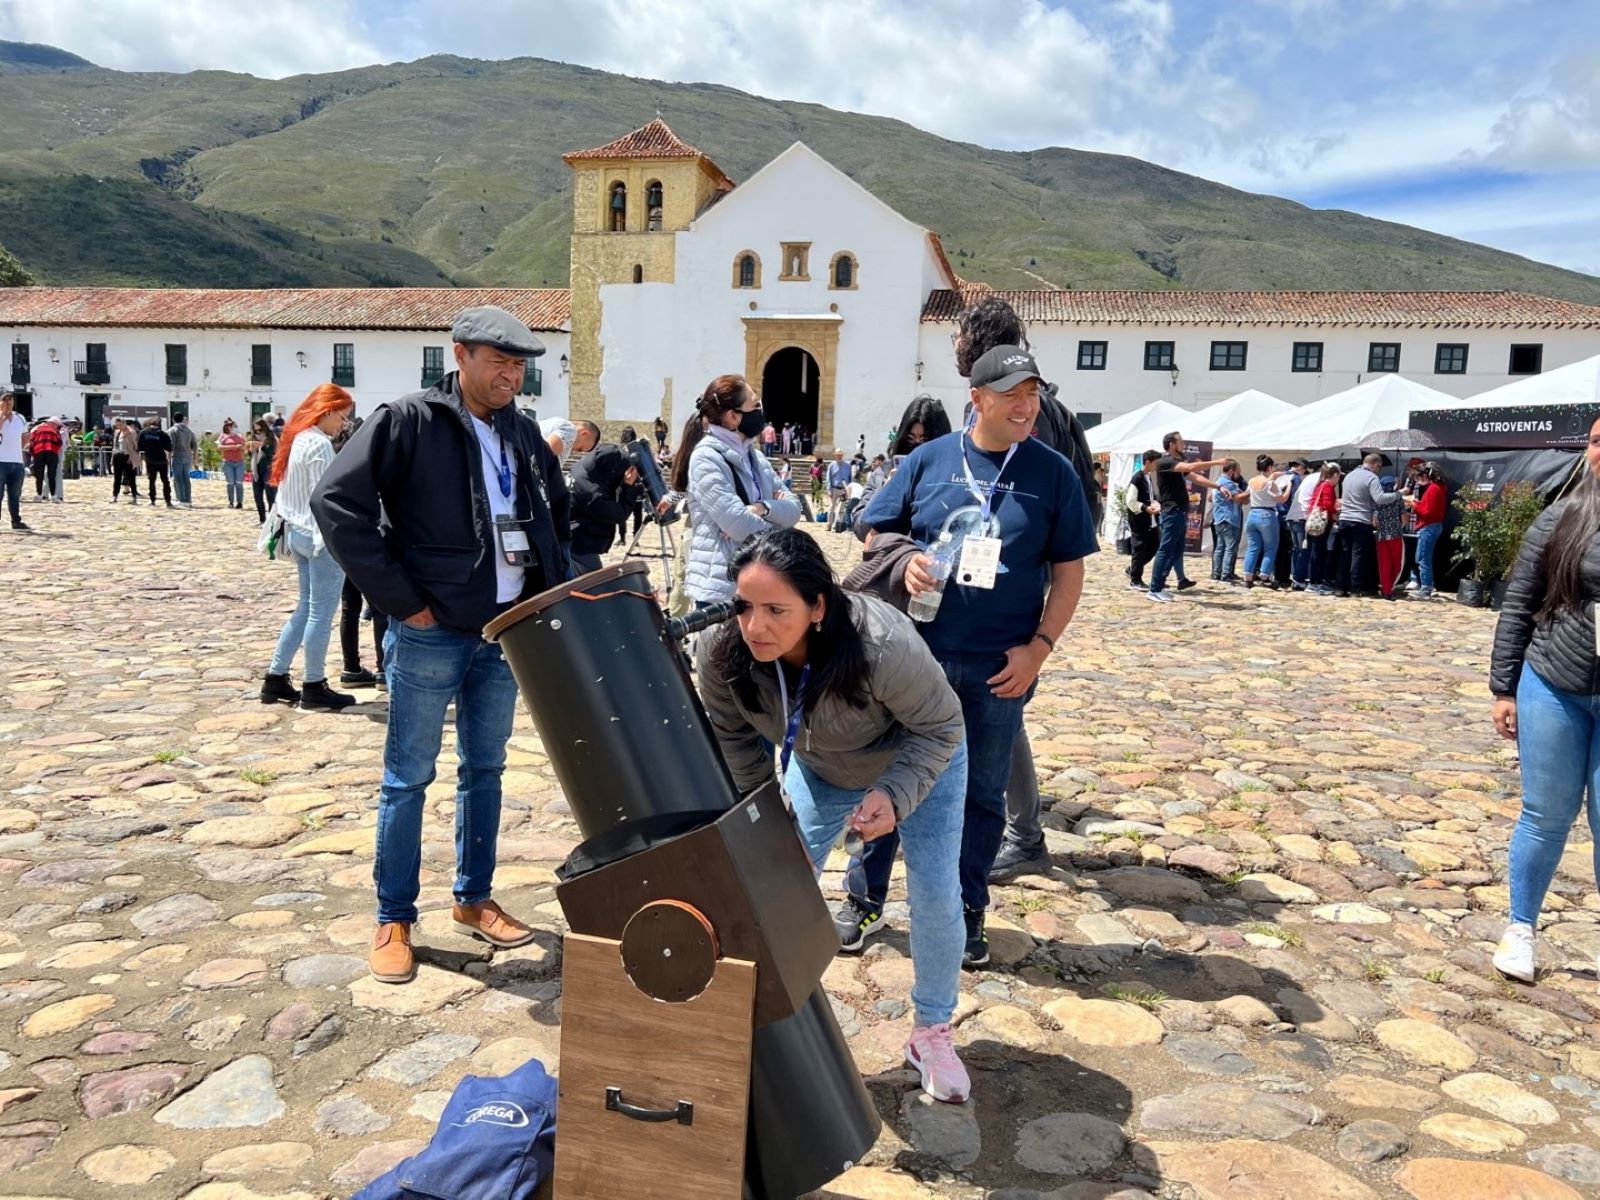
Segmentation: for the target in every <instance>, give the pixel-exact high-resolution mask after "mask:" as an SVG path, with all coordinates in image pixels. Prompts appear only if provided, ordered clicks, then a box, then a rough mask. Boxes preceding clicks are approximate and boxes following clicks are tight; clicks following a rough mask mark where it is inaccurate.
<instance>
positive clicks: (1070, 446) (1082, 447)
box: [1033, 383, 1106, 532]
mask: <svg viewBox="0 0 1600 1200" xmlns="http://www.w3.org/2000/svg"><path fill="white" fill-rule="evenodd" d="M1033 431H1034V433H1035V434H1037V435H1038V438H1039V440H1040V441H1041V442H1043V443H1044V444H1045V445H1046V446H1049V447H1050V449H1052V450H1054V451H1055V452H1056V453H1057V454H1059V455H1061V456H1062V457H1064V458H1065V459H1066V460H1067V461H1068V462H1070V463H1071V464H1072V469H1073V470H1074V471H1076V472H1077V473H1078V482H1079V483H1081V484H1082V485H1083V498H1084V499H1085V500H1087V501H1088V503H1089V515H1090V516H1091V517H1093V518H1094V527H1095V530H1096V532H1098V531H1099V529H1100V526H1101V524H1102V523H1103V522H1104V521H1105V515H1106V499H1105V497H1104V496H1102V495H1101V494H1100V485H1099V484H1098V483H1096V482H1095V480H1094V453H1093V452H1092V451H1091V450H1090V449H1089V438H1088V435H1087V434H1085V433H1084V430H1083V426H1082V425H1080V424H1079V423H1078V418H1077V417H1075V416H1073V415H1072V410H1071V409H1069V408H1068V407H1067V406H1066V404H1064V403H1063V402H1062V401H1061V399H1060V397H1059V396H1058V395H1057V394H1056V385H1055V384H1053V383H1047V384H1045V385H1044V386H1043V387H1041V388H1040V389H1039V419H1038V420H1037V421H1035V422H1034V427H1033Z"/></svg>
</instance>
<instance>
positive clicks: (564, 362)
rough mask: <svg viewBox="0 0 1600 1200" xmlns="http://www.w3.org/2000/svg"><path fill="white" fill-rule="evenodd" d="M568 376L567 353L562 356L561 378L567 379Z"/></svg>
mask: <svg viewBox="0 0 1600 1200" xmlns="http://www.w3.org/2000/svg"><path fill="white" fill-rule="evenodd" d="M566 377H567V356H566V355H565V354H563V355H562V356H561V378H563V379H565V378H566Z"/></svg>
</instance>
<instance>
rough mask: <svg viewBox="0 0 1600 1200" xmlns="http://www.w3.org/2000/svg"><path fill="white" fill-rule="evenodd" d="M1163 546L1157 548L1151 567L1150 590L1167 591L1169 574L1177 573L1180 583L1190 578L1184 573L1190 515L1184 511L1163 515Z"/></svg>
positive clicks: (1161, 525) (1161, 524)
mask: <svg viewBox="0 0 1600 1200" xmlns="http://www.w3.org/2000/svg"><path fill="white" fill-rule="evenodd" d="M1160 528H1161V544H1160V546H1158V547H1157V548H1156V561H1155V562H1154V563H1153V564H1152V565H1151V567H1150V572H1151V574H1150V590H1151V591H1152V592H1164V591H1166V590H1167V573H1168V572H1169V571H1176V572H1177V573H1178V582H1179V583H1182V582H1183V581H1184V580H1186V579H1188V578H1189V577H1188V576H1187V575H1185V574H1184V573H1183V539H1184V538H1185V537H1186V536H1187V535H1188V532H1189V514H1188V513H1186V512H1183V511H1181V510H1180V511H1178V512H1164V513H1162V514H1161V521H1160Z"/></svg>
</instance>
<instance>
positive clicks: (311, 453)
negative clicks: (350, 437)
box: [274, 425, 333, 554]
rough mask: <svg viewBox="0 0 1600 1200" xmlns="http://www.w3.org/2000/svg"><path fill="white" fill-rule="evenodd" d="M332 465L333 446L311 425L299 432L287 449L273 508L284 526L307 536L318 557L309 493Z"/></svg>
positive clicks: (317, 534) (318, 538) (319, 550)
mask: <svg viewBox="0 0 1600 1200" xmlns="http://www.w3.org/2000/svg"><path fill="white" fill-rule="evenodd" d="M332 465H333V442H332V441H330V440H329V438H328V435H327V434H325V433H323V432H322V430H320V429H318V428H317V427H316V426H315V425H313V426H311V428H309V429H306V430H303V431H302V432H301V433H300V434H299V436H298V437H296V438H295V439H294V445H293V446H292V447H290V449H289V466H288V469H287V470H285V471H284V473H283V482H282V483H280V484H279V485H278V499H277V502H276V503H275V505H274V507H275V508H276V509H277V512H278V515H279V516H280V517H282V518H283V520H284V524H286V525H288V526H289V528H291V529H298V530H299V531H300V532H301V533H303V534H305V535H306V536H308V537H309V538H310V539H311V541H312V544H313V545H314V546H315V547H316V550H315V551H314V553H317V554H321V553H322V530H321V529H319V528H317V522H316V518H314V517H313V516H312V515H311V493H312V492H314V491H316V490H317V484H319V483H321V482H322V475H323V472H325V471H326V470H327V469H328V468H329V467H331V466H332Z"/></svg>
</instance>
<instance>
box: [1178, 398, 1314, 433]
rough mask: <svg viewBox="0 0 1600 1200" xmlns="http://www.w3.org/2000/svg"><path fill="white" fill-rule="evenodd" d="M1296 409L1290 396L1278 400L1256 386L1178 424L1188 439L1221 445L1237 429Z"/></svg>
mask: <svg viewBox="0 0 1600 1200" xmlns="http://www.w3.org/2000/svg"><path fill="white" fill-rule="evenodd" d="M1295 411H1296V409H1295V406H1294V405H1292V404H1290V403H1289V402H1288V401H1287V400H1279V399H1278V398H1277V397H1276V396H1269V395H1268V394H1267V393H1266V392H1258V391H1257V390H1256V389H1255V388H1246V389H1245V390H1244V391H1242V392H1240V393H1238V394H1237V395H1234V396H1229V397H1228V398H1227V399H1226V400H1219V401H1217V402H1216V403H1215V404H1208V405H1206V407H1204V408H1202V409H1201V410H1200V411H1199V412H1197V413H1195V414H1194V415H1192V416H1191V417H1189V418H1187V419H1186V420H1185V421H1184V422H1183V423H1182V424H1181V425H1178V426H1176V428H1177V429H1178V430H1179V432H1181V433H1182V434H1183V436H1184V438H1185V439H1186V440H1188V441H1191V442H1211V443H1212V444H1213V445H1217V446H1221V445H1223V444H1224V443H1225V442H1226V443H1228V444H1231V442H1228V439H1229V438H1231V436H1232V435H1233V432H1234V431H1235V430H1237V429H1246V428H1248V427H1250V426H1251V425H1259V424H1261V423H1262V422H1264V421H1271V420H1274V419H1276V418H1278V417H1281V416H1283V415H1285V414H1286V413H1292V412H1295Z"/></svg>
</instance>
